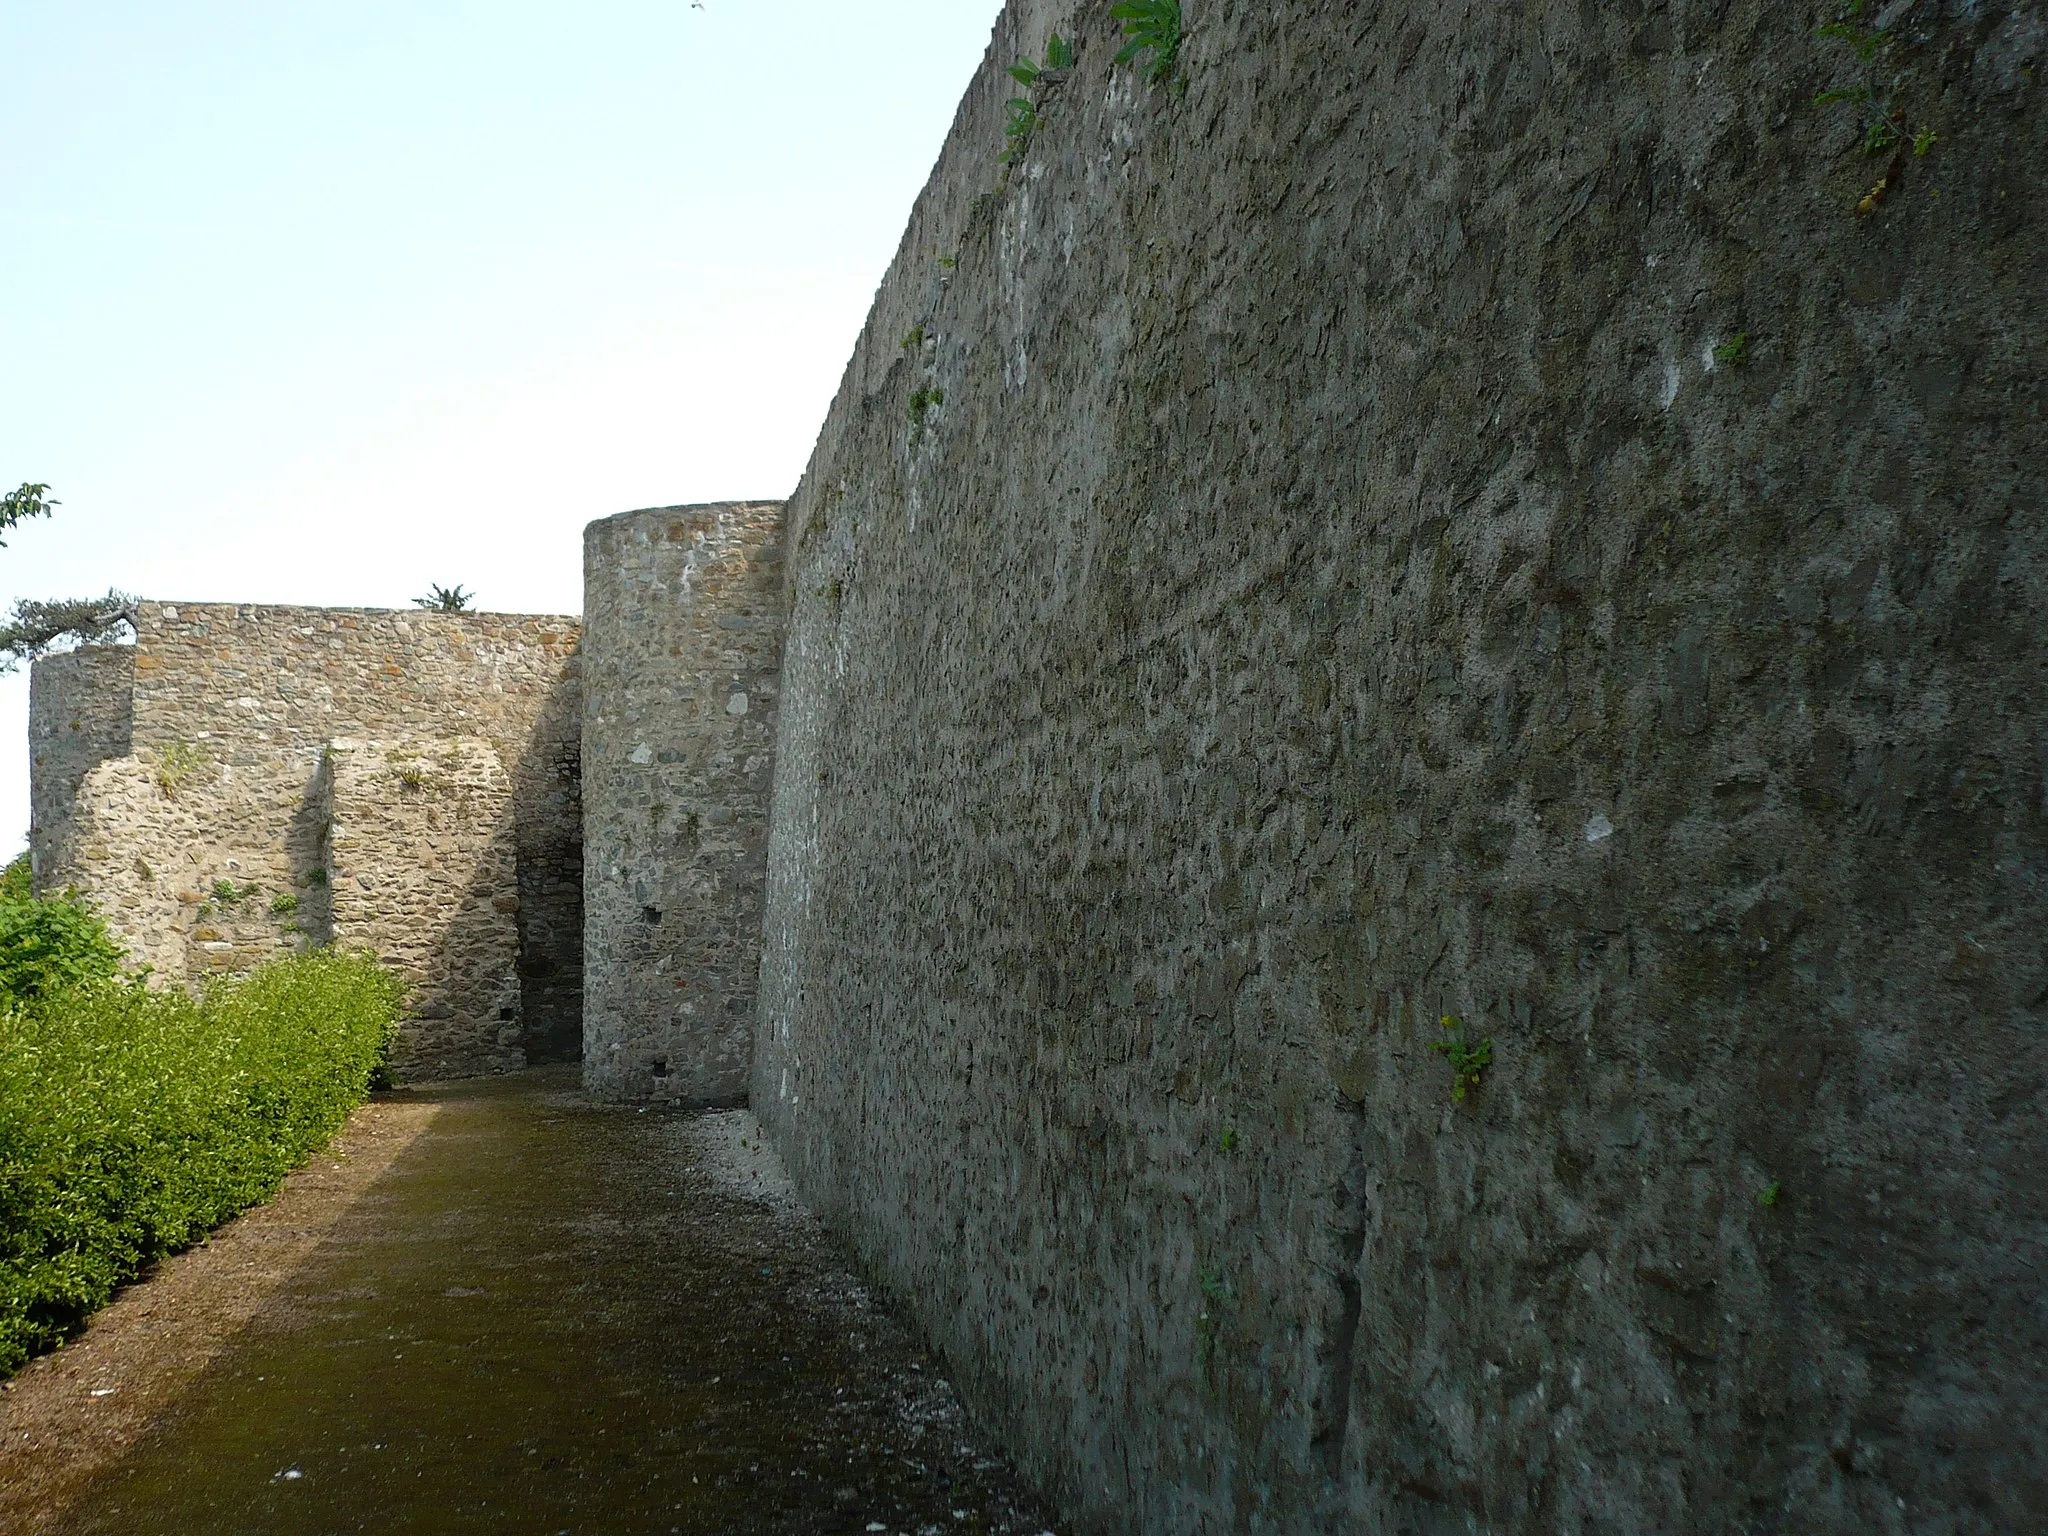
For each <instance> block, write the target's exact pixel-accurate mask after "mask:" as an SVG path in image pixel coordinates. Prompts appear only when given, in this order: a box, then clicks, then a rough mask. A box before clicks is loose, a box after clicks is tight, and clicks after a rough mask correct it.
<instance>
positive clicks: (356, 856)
mask: <svg viewBox="0 0 2048 1536" xmlns="http://www.w3.org/2000/svg"><path fill="white" fill-rule="evenodd" d="M328 773H329V775H330V782H329V796H330V799H331V803H332V806H333V831H332V835H331V845H332V847H331V858H330V865H331V868H332V870H333V887H332V907H331V912H332V919H331V920H332V922H333V926H334V932H335V933H336V934H338V935H342V936H343V937H344V938H345V940H346V942H349V943H352V944H362V945H366V946H368V947H369V948H370V949H373V950H375V951H376V952H377V953H378V954H379V955H381V956H382V957H383V958H384V960H385V963H386V964H388V965H390V966H391V967H392V969H394V970H395V971H396V972H397V973H398V974H399V975H400V976H402V977H404V978H405V980H406V981H408V982H409V983H411V986H412V990H411V993H410V996H409V999H408V1013H409V1014H410V1020H409V1023H408V1027H407V1028H406V1030H405V1031H404V1033H403V1035H402V1036H401V1037H400V1039H399V1040H398V1041H397V1042H396V1043H395V1045H394V1047H393V1050H392V1059H391V1066H392V1070H393V1071H394V1073H396V1074H397V1075H399V1076H401V1077H453V1076H461V1075H467V1074H471V1073H476V1072H480V1071H489V1072H510V1071H515V1070H517V1069H518V1068H520V1067H523V1066H525V1065H526V1056H525V1052H524V1051H523V1050H521V1048H520V1024H519V954H520V947H519V922H518V917H517V914H518V911H519V906H520V894H519V868H518V842H517V832H516V826H515V821H514V817H513V814H512V811H513V800H512V781H511V778H510V776H509V775H507V774H506V772H505V768H504V765H503V763H501V762H500V761H499V758H498V754H497V751H496V750H495V749H494V748H493V747H492V746H491V744H490V743H489V742H487V741H482V740H479V739H476V738H450V737H445V736H437V737H429V738H426V739H423V740H422V739H414V740H408V741H396V742H384V743H374V742H358V741H349V740H342V741H337V742H336V743H335V744H334V746H333V748H332V751H331V755H330V758H329V766H328ZM394 850H403V854H404V856H403V857H396V858H395V857H394V856H393V854H394Z"/></svg>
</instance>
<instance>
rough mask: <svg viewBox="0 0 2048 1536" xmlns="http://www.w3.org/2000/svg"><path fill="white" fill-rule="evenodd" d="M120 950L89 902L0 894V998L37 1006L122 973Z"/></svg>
mask: <svg viewBox="0 0 2048 1536" xmlns="http://www.w3.org/2000/svg"><path fill="white" fill-rule="evenodd" d="M122 958H123V957H122V953H121V946H120V945H118V944H116V943H115V942H114V941H113V940H112V939H111V938H109V937H108V936H107V927H106V924H105V923H103V922H101V921H100V918H99V914H97V913H96V912H94V911H93V910H92V908H91V907H89V906H87V905H86V904H85V903H84V902H82V901H78V900H74V899H69V898H67V899H65V900H62V901H37V900H36V899H35V898H34V897H33V896H11V895H6V894H0V997H5V998H8V999H12V1000H13V1001H16V1002H24V1003H26V1002H33V1001H34V1000H35V999H37V998H39V997H47V996H51V995H53V994H55V993H58V992H66V991H69V990H71V989H72V988H74V987H80V986H87V985H91V984H93V983H99V982H110V981H113V980H114V979H115V978H116V977H118V976H119V975H120V974H121V960H122Z"/></svg>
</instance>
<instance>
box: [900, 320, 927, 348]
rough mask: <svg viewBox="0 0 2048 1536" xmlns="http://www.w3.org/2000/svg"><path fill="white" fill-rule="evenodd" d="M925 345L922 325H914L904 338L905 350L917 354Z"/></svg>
mask: <svg viewBox="0 0 2048 1536" xmlns="http://www.w3.org/2000/svg"><path fill="white" fill-rule="evenodd" d="M923 345H924V327H923V326H921V325H913V326H912V327H911V328H910V330H909V332H908V333H907V334H906V335H905V336H904V338H903V350H904V351H906V352H915V351H916V350H917V349H918V348H919V347H921V346H923Z"/></svg>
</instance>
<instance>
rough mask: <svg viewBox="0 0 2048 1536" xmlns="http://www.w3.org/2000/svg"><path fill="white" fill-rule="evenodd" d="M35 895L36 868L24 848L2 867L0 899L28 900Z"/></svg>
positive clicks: (0, 873) (0, 870)
mask: <svg viewBox="0 0 2048 1536" xmlns="http://www.w3.org/2000/svg"><path fill="white" fill-rule="evenodd" d="M33 895H35V870H34V867H33V866H32V865H31V864H30V863H29V857H28V850H27V849H26V848H24V849H23V850H22V851H21V852H20V853H17V854H16V855H15V856H14V857H13V859H11V860H10V861H9V862H8V865H7V867H6V868H5V869H0V901H27V900H28V899H29V897H31V896H33Z"/></svg>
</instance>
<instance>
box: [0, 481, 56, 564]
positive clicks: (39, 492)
mask: <svg viewBox="0 0 2048 1536" xmlns="http://www.w3.org/2000/svg"><path fill="white" fill-rule="evenodd" d="M62 505H63V503H62V502H56V501H52V500H50V488H49V487H48V486H47V485H44V484H42V483H41V482H40V481H29V480H24V481H23V482H22V483H21V486H20V488H19V489H17V490H12V491H9V492H8V493H7V494H6V495H5V496H0V533H5V532H7V531H8V530H9V529H11V528H14V527H16V526H18V525H19V524H21V523H25V522H27V521H28V520H29V519H30V518H32V517H48V516H49V515H50V508H52V507H56V506H62ZM6 543H7V541H6V540H5V539H0V548H4V547H5V545H6Z"/></svg>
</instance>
